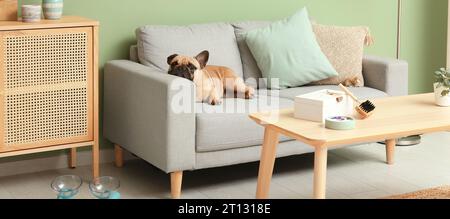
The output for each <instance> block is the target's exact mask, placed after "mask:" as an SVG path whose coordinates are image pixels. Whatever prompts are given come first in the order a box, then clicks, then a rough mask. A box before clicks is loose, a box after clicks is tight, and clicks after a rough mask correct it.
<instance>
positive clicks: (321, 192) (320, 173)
mask: <svg viewBox="0 0 450 219" xmlns="http://www.w3.org/2000/svg"><path fill="white" fill-rule="evenodd" d="M327 160H328V149H327V148H326V147H317V148H316V152H315V154H314V198H315V199H325V197H326V190H327V189H326V184H327Z"/></svg>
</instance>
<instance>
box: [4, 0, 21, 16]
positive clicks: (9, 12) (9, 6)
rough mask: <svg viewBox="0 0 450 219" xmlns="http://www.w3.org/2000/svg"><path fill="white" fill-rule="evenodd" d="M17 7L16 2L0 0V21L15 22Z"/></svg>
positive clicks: (15, 0) (13, 0) (14, 0)
mask: <svg viewBox="0 0 450 219" xmlns="http://www.w3.org/2000/svg"><path fill="white" fill-rule="evenodd" d="M17 7H18V3H17V0H0V21H16V20H17Z"/></svg>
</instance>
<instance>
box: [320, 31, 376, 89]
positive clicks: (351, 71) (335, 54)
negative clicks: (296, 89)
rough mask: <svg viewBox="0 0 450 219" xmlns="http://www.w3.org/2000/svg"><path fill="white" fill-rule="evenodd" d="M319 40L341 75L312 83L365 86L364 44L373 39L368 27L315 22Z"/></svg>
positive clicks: (369, 43)
mask: <svg viewBox="0 0 450 219" xmlns="http://www.w3.org/2000/svg"><path fill="white" fill-rule="evenodd" d="M313 29H314V32H315V34H316V38H317V42H318V43H319V45H320V47H321V48H322V52H323V53H324V54H325V55H326V56H327V57H328V59H329V61H330V62H331V64H332V65H333V67H334V68H335V69H336V71H337V72H338V73H339V76H337V77H332V78H328V79H325V80H321V81H317V82H314V83H312V84H313V85H336V84H339V83H343V84H344V85H346V86H356V87H361V86H364V78H363V74H362V61H363V54H364V46H365V45H367V46H368V45H371V44H372V43H373V39H372V37H371V36H370V31H369V28H368V27H362V26H359V27H339V26H327V25H321V24H313Z"/></svg>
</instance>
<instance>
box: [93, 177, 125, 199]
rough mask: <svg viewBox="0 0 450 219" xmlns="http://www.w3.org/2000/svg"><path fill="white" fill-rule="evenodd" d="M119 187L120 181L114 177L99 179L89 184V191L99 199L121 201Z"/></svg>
mask: <svg viewBox="0 0 450 219" xmlns="http://www.w3.org/2000/svg"><path fill="white" fill-rule="evenodd" d="M119 187H120V181H119V180H118V179H117V178H115V177H112V176H103V177H98V178H95V179H93V180H92V181H91V182H90V183H89V190H90V191H91V193H92V195H94V196H95V197H97V198H98V199H120V193H119V192H117V190H118V189H119Z"/></svg>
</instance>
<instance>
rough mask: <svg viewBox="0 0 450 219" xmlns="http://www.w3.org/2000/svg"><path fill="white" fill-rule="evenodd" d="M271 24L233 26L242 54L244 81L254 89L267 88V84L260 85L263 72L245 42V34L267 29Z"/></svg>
mask: <svg viewBox="0 0 450 219" xmlns="http://www.w3.org/2000/svg"><path fill="white" fill-rule="evenodd" d="M270 24H271V22H269V21H247V22H239V23H234V24H232V25H233V27H234V32H235V34H236V40H237V43H238V46H239V52H240V53H241V59H242V68H243V71H244V72H243V73H244V79H245V80H246V83H247V84H248V85H250V86H252V87H258V88H266V84H265V83H260V81H259V79H260V78H262V74H261V70H260V69H259V68H258V64H257V63H256V60H255V58H254V57H253V55H252V52H251V51H250V49H249V48H248V45H247V43H246V42H245V33H247V32H248V31H251V30H254V29H258V28H261V27H267V26H269V25H270Z"/></svg>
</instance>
